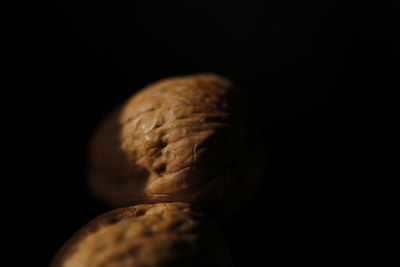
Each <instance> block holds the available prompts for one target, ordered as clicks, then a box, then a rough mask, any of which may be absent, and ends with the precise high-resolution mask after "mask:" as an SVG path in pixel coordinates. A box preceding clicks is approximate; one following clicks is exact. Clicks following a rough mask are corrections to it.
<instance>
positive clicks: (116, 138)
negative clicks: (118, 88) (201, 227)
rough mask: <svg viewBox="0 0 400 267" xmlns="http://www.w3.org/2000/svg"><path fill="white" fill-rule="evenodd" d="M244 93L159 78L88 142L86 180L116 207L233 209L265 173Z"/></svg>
mask: <svg viewBox="0 0 400 267" xmlns="http://www.w3.org/2000/svg"><path fill="white" fill-rule="evenodd" d="M251 123H252V119H251V117H249V114H248V113H247V107H246V105H245V103H244V102H243V99H242V96H241V95H240V94H239V92H238V91H236V89H234V88H233V85H232V83H231V82H230V81H228V80H227V79H225V78H222V77H220V76H217V75H214V74H197V75H189V76H181V77H174V78H169V79H164V80H161V81H159V82H156V83H154V84H151V85H149V86H147V87H145V88H144V89H142V90H141V91H139V92H138V93H136V94H135V95H133V96H132V97H131V98H130V99H129V100H128V101H127V102H126V103H124V104H123V105H122V106H121V107H120V108H119V109H118V110H116V111H115V112H114V113H113V114H111V115H110V116H109V117H108V118H107V119H106V120H105V121H104V122H103V123H102V125H101V126H100V128H99V129H98V131H97V132H96V134H95V135H94V138H93V140H92V143H91V148H90V170H89V175H88V181H89V185H90V187H91V189H92V190H93V191H94V193H95V195H97V196H98V197H99V198H100V199H102V200H104V201H105V202H108V203H110V204H112V205H114V206H116V207H122V206H128V205H134V204H140V203H158V202H173V201H183V202H188V203H191V204H196V205H198V206H200V207H202V208H203V209H205V210H207V211H208V212H210V213H211V214H213V213H214V214H219V215H220V216H224V214H230V213H232V212H234V211H237V210H238V209H239V208H240V207H241V206H242V205H243V203H245V202H246V201H247V200H248V199H249V197H250V196H251V195H252V194H254V191H255V188H256V186H257V183H258V181H259V179H260V176H261V172H262V169H263V164H264V162H263V159H264V157H263V151H262V142H260V140H259V138H258V137H257V134H256V130H255V129H254V125H252V124H251Z"/></svg>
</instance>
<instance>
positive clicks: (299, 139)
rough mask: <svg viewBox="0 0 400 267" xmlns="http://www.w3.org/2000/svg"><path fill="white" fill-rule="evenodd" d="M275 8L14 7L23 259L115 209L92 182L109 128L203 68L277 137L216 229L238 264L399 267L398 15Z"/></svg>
mask: <svg viewBox="0 0 400 267" xmlns="http://www.w3.org/2000/svg"><path fill="white" fill-rule="evenodd" d="M265 2H266V3H262V2H261V1H260V2H256V1H241V2H233V1H217V0H216V1H208V0H204V1H198V0H193V1H113V2H109V3H101V2H98V1H48V2H47V1H31V2H29V3H23V2H19V1H14V2H9V3H8V5H9V9H8V12H9V14H10V16H9V20H8V23H7V26H8V35H7V36H6V38H5V40H6V43H7V44H8V45H9V47H8V48H7V49H6V50H5V52H6V56H7V58H8V60H7V61H6V63H7V64H6V74H7V79H6V80H4V81H5V84H6V86H5V87H4V88H5V89H6V91H7V92H11V93H12V97H7V98H3V101H5V102H7V103H5V104H8V105H9V106H10V107H9V108H8V110H9V112H8V114H11V118H12V120H13V122H14V123H15V125H14V124H12V127H8V128H7V129H9V130H8V132H10V133H11V135H12V138H11V139H10V140H11V144H12V145H13V147H14V152H15V153H13V154H10V156H9V157H8V158H10V159H11V160H12V163H11V165H9V166H11V167H12V168H13V172H12V176H11V178H8V179H7V180H11V182H12V183H11V185H10V186H6V185H4V186H5V187H6V189H5V191H7V190H9V191H10V192H12V193H14V194H17V195H16V196H14V197H13V198H12V201H9V202H8V204H7V205H9V204H12V206H13V207H15V209H14V211H17V212H16V213H17V214H15V215H13V216H12V218H13V219H14V220H15V221H21V220H22V221H23V224H24V225H25V226H24V227H18V229H17V230H16V231H17V232H18V233H19V234H18V235H17V236H18V242H17V244H16V245H15V246H11V247H10V249H12V250H14V251H17V252H18V254H19V255H21V251H22V252H23V253H22V255H23V256H20V257H19V258H18V260H19V261H25V260H26V261H27V263H28V262H29V264H28V265H27V266H46V265H47V264H48V262H49V261H50V259H51V257H52V256H53V255H54V253H55V252H56V250H57V249H58V248H59V247H60V246H61V245H62V244H63V243H64V242H65V241H66V240H67V239H68V237H70V236H71V235H72V234H73V233H74V232H75V231H76V230H77V229H79V227H81V226H82V225H83V224H85V223H86V222H87V221H88V220H90V219H92V218H93V217H95V216H97V215H99V214H101V213H102V212H104V211H107V210H109V207H107V206H105V205H103V204H102V203H99V202H97V201H96V200H94V199H93V198H92V196H91V195H90V192H89V190H88V189H87V187H86V184H85V182H84V175H85V170H86V167H87V160H86V153H87V144H88V140H89V138H90V136H91V134H92V133H93V131H94V129H95V127H96V125H97V124H98V123H99V122H100V121H101V120H102V118H103V117H104V116H105V115H106V114H107V113H108V112H109V111H111V110H112V109H113V108H114V107H115V106H116V105H118V104H120V103H121V102H122V101H124V100H125V99H126V98H127V97H129V96H130V95H132V94H133V93H134V92H135V91H137V90H138V89H139V88H141V87H143V86H144V85H147V84H149V83H151V82H153V81H156V80H158V79H160V78H164V77H168V76H171V75H181V74H190V73H197V72H204V71H207V72H216V73H219V74H222V75H225V76H227V77H228V78H230V79H232V80H233V81H234V82H235V83H236V85H237V86H238V87H239V88H241V89H242V90H243V91H245V92H246V93H247V95H248V96H249V101H251V102H252V106H253V107H254V111H255V113H256V116H255V117H254V119H255V120H257V121H258V122H259V124H260V127H261V129H262V133H263V136H264V137H265V141H266V142H265V143H266V144H265V146H266V151H267V155H268V164H267V172H266V175H265V177H264V179H263V183H262V185H261V186H260V190H259V194H258V195H257V196H256V198H255V200H254V201H253V202H252V203H251V205H249V206H248V208H247V209H246V210H245V211H244V212H243V213H242V214H240V215H238V216H236V217H235V218H232V219H231V220H229V221H228V222H226V223H224V224H223V225H221V228H222V229H223V232H224V234H225V235H226V237H227V239H228V241H229V244H230V247H231V250H232V253H233V256H234V259H235V261H236V263H237V266H259V265H265V266H299V265H303V264H306V265H315V266H334V265H335V266H336V265H337V264H340V265H347V264H353V265H355V266H367V265H368V264H371V266H379V265H381V264H384V263H385V264H387V263H391V264H394V263H396V262H398V259H397V260H396V253H397V252H398V251H397V249H396V247H398V246H396V245H393V244H392V242H395V244H397V243H398V236H397V235H396V234H397V233H396V229H397V228H398V221H396V220H395V218H396V217H397V213H398V211H399V209H398V205H397V201H398V187H397V181H396V180H397V179H399V176H400V169H399V165H398V162H399V156H398V150H399V128H398V113H397V111H396V108H397V105H398V99H397V98H396V97H395V95H396V94H395V93H396V90H398V89H399V83H398V77H397V74H398V68H397V64H398V59H399V58H398V56H399V47H400V46H399V43H398V42H396V37H397V36H398V35H399V28H397V26H396V20H397V18H398V15H399V12H398V11H399V9H398V6H394V5H395V4H394V3H390V2H384V1H381V2H380V1H343V3H342V2H340V1H319V3H311V2H308V1H275V0H273V1H265ZM6 114H7V113H6ZM7 116H9V115H7ZM5 193H6V192H5ZM14 205H15V206H14ZM21 244H22V245H21ZM27 255H29V256H27ZM259 261H261V263H262V264H260V263H258V262H259ZM20 263H21V262H20ZM17 266H26V265H23V264H22V263H21V264H17ZM387 266H388V265H387Z"/></svg>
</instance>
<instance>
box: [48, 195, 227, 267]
mask: <svg viewBox="0 0 400 267" xmlns="http://www.w3.org/2000/svg"><path fill="white" fill-rule="evenodd" d="M50 266H51V267H80V266H84V267H100V266H101V267H136V266H146V267H152V266H157V267H162V266H232V260H231V256H230V253H229V250H228V247H227V244H226V242H225V240H224V239H223V237H222V235H221V233H220V232H219V230H218V229H217V227H216V225H215V224H213V223H212V222H211V221H210V220H209V219H207V218H206V217H205V216H204V215H203V213H202V212H200V211H199V210H197V209H194V208H191V207H190V206H189V204H187V203H182V202H175V203H160V204H148V205H145V204H142V205H137V206H132V207H127V208H121V209H117V210H114V211H111V212H108V213H105V214H103V215H101V216H99V217H98V218H96V219H94V220H93V221H92V222H90V223H88V224H87V225H86V226H84V227H83V228H82V229H81V230H80V231H78V232H77V233H76V234H75V235H74V236H73V237H72V238H71V239H70V240H69V241H68V242H67V243H66V244H65V245H64V247H62V248H61V250H60V251H59V252H58V253H57V254H56V256H55V258H54V259H53V261H52V263H51V265H50Z"/></svg>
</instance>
